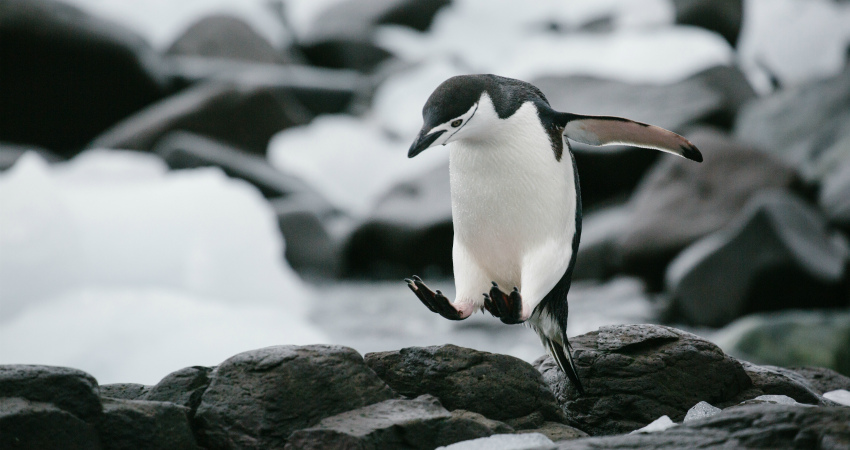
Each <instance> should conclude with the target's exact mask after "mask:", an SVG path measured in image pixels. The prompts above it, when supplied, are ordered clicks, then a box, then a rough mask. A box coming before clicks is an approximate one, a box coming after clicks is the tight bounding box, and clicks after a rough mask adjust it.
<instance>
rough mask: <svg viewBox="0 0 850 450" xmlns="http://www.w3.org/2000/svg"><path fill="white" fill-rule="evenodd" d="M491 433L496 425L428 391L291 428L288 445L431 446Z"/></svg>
mask: <svg viewBox="0 0 850 450" xmlns="http://www.w3.org/2000/svg"><path fill="white" fill-rule="evenodd" d="M492 434H493V430H492V429H491V428H490V427H487V426H485V425H484V424H482V423H481V422H479V421H478V420H470V419H468V418H466V417H464V416H453V415H452V414H451V413H449V412H448V411H447V410H446V409H445V408H443V407H442V406H441V405H440V402H439V401H437V399H436V398H435V397H433V396H430V395H423V396H420V397H417V398H416V399H413V400H386V401H384V402H381V403H377V404H374V405H369V406H365V407H363V408H359V409H355V410H353V411H347V412H344V413H342V414H338V415H336V416H333V417H328V418H326V419H323V420H322V421H321V422H319V424H318V425H316V426H314V427H311V428H307V429H303V430H298V431H296V432H294V433H292V435H291V436H290V437H289V442H288V443H287V445H286V448H287V449H317V450H318V449H326V448H364V449H366V448H374V449H432V448H435V447H437V446H440V445H448V444H453V443H455V442H460V441H465V440H468V439H475V438H480V437H486V436H490V435H492Z"/></svg>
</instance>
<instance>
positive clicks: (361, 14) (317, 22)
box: [299, 0, 450, 71]
mask: <svg viewBox="0 0 850 450" xmlns="http://www.w3.org/2000/svg"><path fill="white" fill-rule="evenodd" d="M449 3H450V1H449V0H424V1H423V0H380V1H374V2H369V3H364V2H358V1H356V0H347V1H343V2H336V3H334V4H333V5H332V6H331V7H329V8H326V9H325V10H324V11H323V12H321V13H320V14H318V15H317V16H316V18H315V19H314V20H313V22H312V24H311V25H310V26H309V27H308V32H307V34H306V36H304V37H303V38H302V39H301V42H299V49H300V50H301V52H302V53H303V54H304V56H305V57H306V58H307V59H308V60H309V61H310V63H311V64H314V65H318V66H322V67H334V68H351V69H355V70H361V71H368V70H371V69H373V68H374V67H375V66H376V65H377V64H378V63H380V62H381V61H383V60H385V59H386V58H388V57H389V56H390V53H389V52H387V51H386V50H384V49H382V48H380V47H378V46H376V45H375V44H373V43H372V36H373V33H374V29H375V27H376V26H378V25H381V24H394V25H404V26H408V27H411V28H414V29H417V30H420V31H424V30H426V29H428V27H429V26H430V25H431V20H432V19H433V17H434V15H435V14H436V13H437V11H438V10H439V9H440V8H442V7H443V6H445V5H447V4H449Z"/></svg>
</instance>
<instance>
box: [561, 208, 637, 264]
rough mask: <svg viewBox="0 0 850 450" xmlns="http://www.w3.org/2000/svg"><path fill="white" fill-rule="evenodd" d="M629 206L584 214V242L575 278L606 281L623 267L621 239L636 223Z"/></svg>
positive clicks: (580, 248)
mask: <svg viewBox="0 0 850 450" xmlns="http://www.w3.org/2000/svg"><path fill="white" fill-rule="evenodd" d="M631 221H632V213H631V211H630V210H629V209H628V207H626V206H623V205H617V206H613V207H609V208H604V209H600V210H597V211H594V212H591V213H589V214H587V215H586V216H584V217H582V228H581V245H580V246H579V248H578V256H576V265H575V268H574V269H573V280H605V279H608V278H611V277H612V276H614V275H616V274H617V273H618V272H620V271H621V270H622V267H623V261H622V259H623V257H622V255H621V254H620V246H619V244H618V240H619V239H620V237H621V236H623V235H624V234H625V233H626V232H627V230H628V228H629V227H630V226H631V224H632V222H631Z"/></svg>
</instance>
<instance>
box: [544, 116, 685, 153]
mask: <svg viewBox="0 0 850 450" xmlns="http://www.w3.org/2000/svg"><path fill="white" fill-rule="evenodd" d="M560 119H561V121H562V123H563V127H564V135H565V136H566V137H568V138H570V139H572V140H574V141H576V142H581V143H583V144H588V145H615V144H622V145H633V146H635V147H644V148H652V149H655V150H661V151H662V152H667V153H672V154H674V155H679V156H683V157H685V158H688V159H691V160H694V161H697V162H702V153H700V152H699V150H697V148H696V147H695V146H694V144H691V143H690V142H689V141H688V140H687V139H685V138H683V137H682V136H679V135H678V134H676V133H674V132H672V131H667V130H665V129H664V128H661V127H656V126H654V125H648V124H645V123H640V122H635V121H633V120H629V119H623V118H621V117H612V116H582V115H578V114H570V113H561V116H560Z"/></svg>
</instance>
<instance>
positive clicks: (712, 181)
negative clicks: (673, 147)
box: [616, 129, 799, 289]
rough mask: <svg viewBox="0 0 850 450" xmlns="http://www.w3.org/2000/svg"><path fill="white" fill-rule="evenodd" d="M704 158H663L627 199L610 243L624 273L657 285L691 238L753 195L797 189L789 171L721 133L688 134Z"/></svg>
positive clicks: (714, 226) (725, 217)
mask: <svg viewBox="0 0 850 450" xmlns="http://www.w3.org/2000/svg"><path fill="white" fill-rule="evenodd" d="M688 138H689V139H690V140H691V141H692V142H693V143H694V144H695V145H696V146H697V147H698V148H699V149H700V151H701V152H702V154H703V156H704V158H705V160H704V161H703V162H702V163H700V164H697V163H694V162H693V161H689V160H686V159H684V158H674V157H669V158H668V157H664V158H663V159H662V160H661V161H659V163H658V164H657V165H656V166H655V167H654V168H653V169H652V170H651V171H650V172H649V173H648V174H646V176H645V177H644V179H643V181H642V182H641V184H640V185H639V186H638V187H637V190H636V191H635V193H634V194H633V195H632V198H631V199H630V200H629V204H628V208H629V210H630V216H629V218H628V219H627V221H628V227H626V228H625V230H624V232H623V233H621V234H620V235H619V236H618V237H617V240H616V243H617V248H618V250H619V255H618V256H619V257H620V258H621V260H622V265H623V268H624V270H625V271H626V272H627V273H631V274H635V275H639V276H641V277H643V278H644V279H646V280H647V282H648V283H649V285H650V288H651V289H657V288H660V287H661V282H662V280H663V276H664V270H665V268H666V267H667V264H668V263H669V262H670V260H672V259H673V258H674V257H675V256H676V255H677V254H678V253H679V252H680V251H682V250H683V249H684V248H685V247H687V246H688V245H690V244H691V243H693V242H695V241H696V240H697V239H700V238H702V237H703V236H706V235H707V234H709V233H712V232H715V231H717V230H719V229H720V228H722V227H723V226H725V225H726V224H728V223H729V222H730V221H731V220H732V219H733V218H734V217H735V216H736V215H737V214H738V213H739V211H740V210H741V209H742V208H743V207H744V205H745V204H746V203H747V202H748V201H749V200H750V199H751V198H752V197H753V196H754V195H756V194H757V193H758V192H760V191H762V190H765V189H774V188H790V187H795V186H797V185H798V184H799V183H798V178H797V175H796V172H795V171H794V169H793V168H792V167H790V166H789V165H787V164H785V163H783V162H782V161H781V160H779V159H777V158H774V157H771V156H770V155H768V154H765V153H763V152H761V151H760V150H758V149H756V148H753V147H751V146H747V145H743V144H740V143H738V142H736V141H735V140H732V139H730V138H729V137H728V136H727V135H725V134H724V133H723V132H720V131H717V130H712V129H702V130H699V131H697V132H694V133H692V134H689V135H688Z"/></svg>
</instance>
